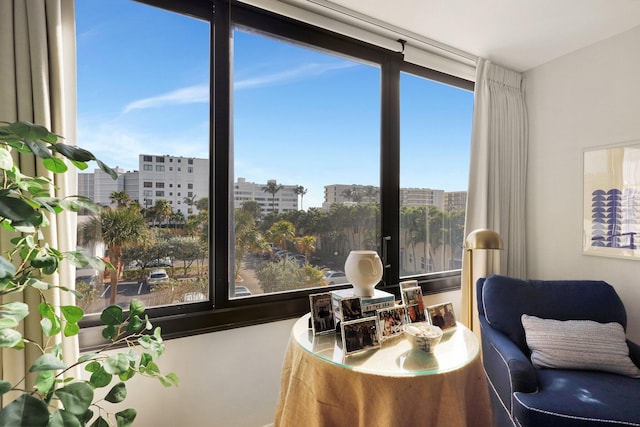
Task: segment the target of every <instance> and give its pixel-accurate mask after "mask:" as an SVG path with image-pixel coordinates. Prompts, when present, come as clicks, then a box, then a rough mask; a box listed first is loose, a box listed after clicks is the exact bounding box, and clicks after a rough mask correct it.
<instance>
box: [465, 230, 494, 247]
mask: <svg viewBox="0 0 640 427" xmlns="http://www.w3.org/2000/svg"><path fill="white" fill-rule="evenodd" d="M465 248H466V249H502V237H500V235H499V234H498V233H496V232H495V231H493V230H489V229H487V228H481V229H478V230H474V231H472V232H471V233H469V235H468V236H467V240H466V242H465Z"/></svg>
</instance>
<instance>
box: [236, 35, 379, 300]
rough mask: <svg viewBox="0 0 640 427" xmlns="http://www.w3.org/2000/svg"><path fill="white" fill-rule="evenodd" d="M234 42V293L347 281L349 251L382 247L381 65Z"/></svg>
mask: <svg viewBox="0 0 640 427" xmlns="http://www.w3.org/2000/svg"><path fill="white" fill-rule="evenodd" d="M233 37H234V41H233V43H234V56H233V58H234V63H233V70H234V71H233V76H234V81H233V86H234V87H233V98H234V100H233V104H234V111H233V117H234V120H233V121H234V126H233V132H234V142H233V164H234V186H233V206H232V209H233V218H234V230H233V233H234V235H233V236H232V241H233V242H234V244H235V245H234V251H235V257H234V263H233V264H232V265H231V267H230V268H231V269H232V270H233V271H232V273H233V274H232V275H231V276H230V277H234V275H235V283H234V286H231V287H230V297H244V296H250V295H256V294H264V293H273V292H280V291H287V290H293V289H301V288H313V287H322V286H326V285H334V284H344V283H346V282H347V279H346V277H345V276H344V262H345V260H346V257H347V255H348V254H349V251H350V250H352V249H372V250H378V242H379V241H380V235H379V228H380V227H379V225H378V223H379V180H380V178H379V177H380V169H379V165H380V154H379V153H380V148H379V147H380V101H379V100H380V69H379V67H378V66H372V65H370V64H364V63H362V62H357V61H355V60H353V59H350V58H345V57H338V56H334V55H331V54H327V53H324V52H320V51H318V50H313V49H310V48H307V47H303V46H300V45H295V44H292V43H288V42H285V41H283V40H280V39H278V40H277V39H274V38H271V37H267V36H265V35H262V34H257V33H255V32H249V31H245V30H244V29H239V28H236V29H235V30H234V35H233ZM378 252H380V251H378ZM234 289H235V290H234Z"/></svg>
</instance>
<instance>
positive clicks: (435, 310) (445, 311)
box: [427, 302, 456, 331]
mask: <svg viewBox="0 0 640 427" xmlns="http://www.w3.org/2000/svg"><path fill="white" fill-rule="evenodd" d="M427 312H428V313H429V323H431V324H432V325H433V326H438V327H439V328H440V329H442V330H443V331H447V330H450V329H454V328H455V327H456V316H455V315H454V314H453V304H451V303H450V302H445V303H443V304H437V305H430V306H429V307H427Z"/></svg>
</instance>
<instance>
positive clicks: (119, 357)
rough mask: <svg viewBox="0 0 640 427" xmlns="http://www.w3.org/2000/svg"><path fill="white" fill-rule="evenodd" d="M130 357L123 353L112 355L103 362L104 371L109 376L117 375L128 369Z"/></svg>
mask: <svg viewBox="0 0 640 427" xmlns="http://www.w3.org/2000/svg"><path fill="white" fill-rule="evenodd" d="M130 360H131V359H130V357H129V356H128V355H126V354H123V353H117V354H113V355H111V356H109V357H107V360H105V362H104V369H105V370H106V371H107V372H109V373H110V374H114V375H119V374H121V373H123V372H126V371H127V370H128V369H129V361H130Z"/></svg>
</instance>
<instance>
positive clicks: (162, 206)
mask: <svg viewBox="0 0 640 427" xmlns="http://www.w3.org/2000/svg"><path fill="white" fill-rule="evenodd" d="M153 210H154V211H155V214H156V215H157V216H158V219H159V220H160V225H162V223H163V222H167V221H169V218H170V217H171V214H172V213H173V208H172V207H171V205H170V204H169V202H168V201H166V200H164V199H158V200H156V204H155V205H154V206H153Z"/></svg>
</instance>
